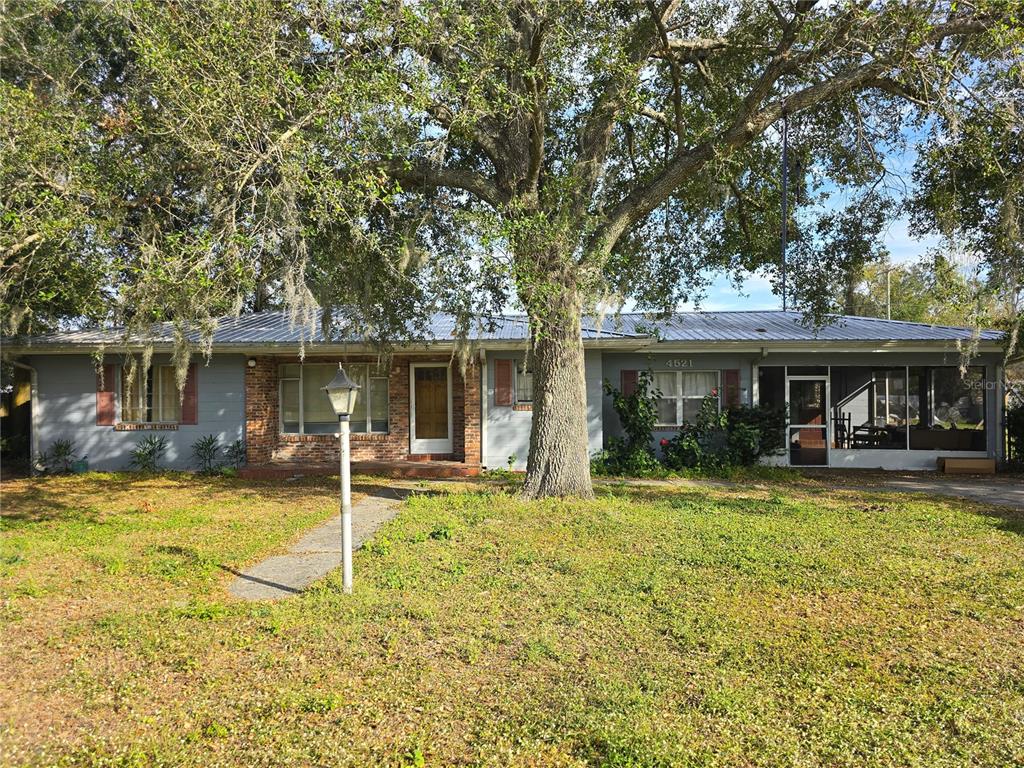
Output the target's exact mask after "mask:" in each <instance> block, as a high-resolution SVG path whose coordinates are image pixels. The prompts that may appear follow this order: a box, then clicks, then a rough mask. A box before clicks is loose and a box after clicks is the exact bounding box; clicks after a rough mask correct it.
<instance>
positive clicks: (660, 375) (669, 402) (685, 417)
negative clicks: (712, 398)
mask: <svg viewBox="0 0 1024 768" xmlns="http://www.w3.org/2000/svg"><path fill="white" fill-rule="evenodd" d="M717 388H718V371H655V372H654V389H656V390H658V391H660V392H661V396H660V397H659V398H658V402H657V408H658V425H659V426H663V427H678V426H680V425H682V424H692V423H693V422H694V421H696V419H697V414H698V413H700V406H701V403H702V402H703V401H704V398H705V397H707V396H708V395H710V394H711V393H712V391H713V390H715V389H717Z"/></svg>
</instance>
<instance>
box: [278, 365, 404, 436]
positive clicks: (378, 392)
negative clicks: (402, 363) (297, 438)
mask: <svg viewBox="0 0 1024 768" xmlns="http://www.w3.org/2000/svg"><path fill="white" fill-rule="evenodd" d="M337 371H338V366H337V365H336V364H334V363H327V364H323V365H321V364H310V365H301V364H289V365H282V366H280V368H279V369H278V387H279V392H278V394H279V398H280V414H281V417H280V418H281V431H282V432H284V433H285V434H297V435H318V434H334V433H335V432H337V431H338V417H337V416H336V415H335V413H334V409H333V408H332V407H331V401H330V399H329V398H328V397H327V393H326V392H324V391H323V388H324V387H325V386H327V384H328V383H330V381H331V379H332V378H334V374H335V373H337ZM345 372H346V373H348V375H349V377H350V378H351V379H352V380H353V381H355V382H356V383H357V384H358V385H359V387H360V388H359V395H358V396H357V397H356V407H355V410H354V411H353V412H352V415H351V417H350V420H349V424H350V427H351V430H352V431H353V432H358V433H368V434H383V433H386V432H387V431H388V376H387V371H380V370H378V369H377V367H376V366H371V365H369V364H367V363H353V364H349V365H346V366H345Z"/></svg>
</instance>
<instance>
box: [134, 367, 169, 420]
mask: <svg viewBox="0 0 1024 768" xmlns="http://www.w3.org/2000/svg"><path fill="white" fill-rule="evenodd" d="M143 378H145V381H144V382H143ZM143 385H145V386H143ZM121 421H125V422H135V423H140V424H149V423H173V424H176V423H178V422H179V421H181V396H180V395H179V393H178V385H177V382H176V381H175V378H174V366H172V365H155V366H152V367H150V369H149V370H148V371H147V372H146V375H145V377H143V376H142V373H141V371H136V372H135V379H134V381H132V382H131V384H130V385H129V382H128V372H127V371H126V370H125V369H124V368H122V369H121Z"/></svg>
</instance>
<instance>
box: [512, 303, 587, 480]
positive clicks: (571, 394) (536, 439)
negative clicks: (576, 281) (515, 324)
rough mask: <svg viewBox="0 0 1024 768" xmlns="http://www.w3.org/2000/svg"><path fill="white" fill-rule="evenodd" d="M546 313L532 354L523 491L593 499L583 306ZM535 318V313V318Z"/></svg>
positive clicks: (540, 324)
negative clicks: (530, 416) (529, 424)
mask: <svg viewBox="0 0 1024 768" xmlns="http://www.w3.org/2000/svg"><path fill="white" fill-rule="evenodd" d="M566 303H567V304H568V306H567V307H565V309H563V310H562V311H558V310H556V311H554V312H549V313H545V317H544V319H543V321H542V322H541V323H539V324H537V325H538V326H539V327H540V328H541V331H540V332H539V333H537V334H536V335H535V338H534V346H533V357H532V366H531V367H532V371H533V425H532V428H531V430H530V456H529V460H528V462H527V466H526V483H525V484H524V486H523V495H525V496H526V497H527V498H539V497H543V496H560V497H565V496H577V497H582V498H591V497H592V496H593V495H594V492H593V488H592V486H591V484H590V450H589V441H588V439H587V387H586V377H585V374H584V368H583V340H582V337H581V335H580V305H579V300H578V299H577V298H576V297H575V296H573V297H571V298H570V300H569V301H568V302H566ZM532 320H533V318H531V321H532Z"/></svg>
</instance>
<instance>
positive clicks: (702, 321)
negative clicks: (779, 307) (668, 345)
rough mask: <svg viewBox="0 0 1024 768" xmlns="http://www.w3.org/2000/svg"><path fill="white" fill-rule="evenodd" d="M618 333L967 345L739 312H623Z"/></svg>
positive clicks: (917, 327) (870, 321) (916, 333)
mask: <svg viewBox="0 0 1024 768" xmlns="http://www.w3.org/2000/svg"><path fill="white" fill-rule="evenodd" d="M608 322H610V323H613V324H615V323H617V326H616V327H617V329H619V330H622V331H625V332H627V333H630V334H642V335H648V336H650V335H654V336H656V337H657V338H658V339H660V340H661V341H787V342H794V341H797V342H798V341H808V342H813V341H945V342H950V341H967V340H969V339H972V338H974V335H975V331H974V330H973V329H971V328H957V327H953V326H946V325H928V324H926V323H908V322H904V321H902V320H883V319H880V318H875V317H855V316H852V315H840V316H836V317H834V318H832V320H831V322H829V323H828V324H826V325H824V326H822V327H820V328H815V327H813V326H812V325H811V324H810V322H809V320H808V319H807V318H806V317H805V316H804V315H803V313H801V312H781V311H737V312H677V313H674V314H672V315H670V316H669V317H667V318H664V319H661V320H652V319H649V317H648V316H646V315H642V314H635V313H624V314H622V315H619V317H618V318H613V317H609V318H608ZM979 338H980V340H982V341H1000V340H1001V339H1002V338H1003V334H1002V332H1000V331H989V330H983V331H981V332H980V336H979Z"/></svg>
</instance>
